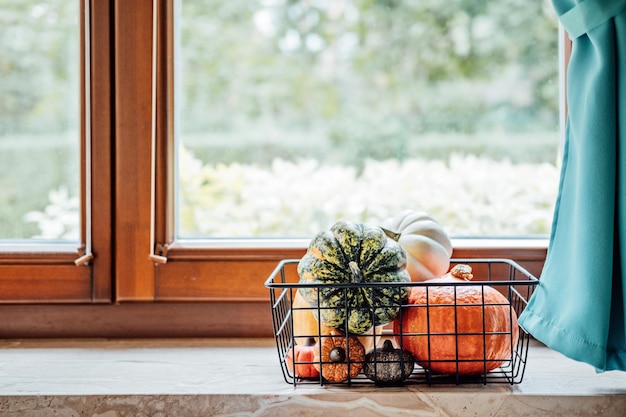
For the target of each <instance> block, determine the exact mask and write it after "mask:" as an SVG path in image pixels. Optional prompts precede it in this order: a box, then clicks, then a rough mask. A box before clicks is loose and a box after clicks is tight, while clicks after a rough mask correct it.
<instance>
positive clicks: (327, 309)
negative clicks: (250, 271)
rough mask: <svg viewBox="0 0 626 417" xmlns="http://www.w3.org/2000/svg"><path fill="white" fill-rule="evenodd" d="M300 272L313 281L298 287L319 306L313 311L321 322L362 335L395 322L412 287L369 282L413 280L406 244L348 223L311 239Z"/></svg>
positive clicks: (379, 231) (375, 229) (369, 227)
mask: <svg viewBox="0 0 626 417" xmlns="http://www.w3.org/2000/svg"><path fill="white" fill-rule="evenodd" d="M298 274H299V276H300V284H307V285H308V286H302V287H300V288H299V290H298V291H299V292H300V294H301V295H302V297H303V298H304V299H305V300H306V301H307V302H308V303H310V305H312V306H316V307H319V309H314V310H313V311H314V312H315V313H316V314H317V312H318V311H319V317H318V320H320V323H321V324H322V325H323V326H326V327H330V328H333V329H343V330H347V331H348V332H349V333H354V334H358V335H361V334H365V333H367V332H368V331H370V329H371V328H372V326H382V325H385V324H387V323H390V322H391V321H392V320H393V319H394V318H395V317H396V315H397V314H398V312H399V311H400V307H401V305H402V304H403V303H404V302H405V301H406V299H407V296H408V288H407V287H403V286H400V285H375V286H369V287H368V286H367V285H366V284H370V283H383V284H384V283H402V282H410V281H411V277H410V275H409V273H408V272H407V271H406V253H405V251H404V249H403V248H402V246H400V244H398V243H397V242H395V241H393V240H392V239H390V238H388V237H387V235H386V234H385V232H384V231H383V229H382V228H380V227H378V226H374V225H368V224H360V223H351V222H346V221H340V222H337V223H335V224H334V225H333V226H332V227H331V229H330V230H325V231H322V232H320V233H318V234H317V235H316V236H315V237H314V238H313V239H312V240H311V243H310V244H309V248H308V249H307V252H306V253H305V255H304V256H303V257H302V259H300V261H299V262H298ZM310 284H316V285H315V286H312V285H310ZM346 284H352V285H346ZM360 284H362V285H360Z"/></svg>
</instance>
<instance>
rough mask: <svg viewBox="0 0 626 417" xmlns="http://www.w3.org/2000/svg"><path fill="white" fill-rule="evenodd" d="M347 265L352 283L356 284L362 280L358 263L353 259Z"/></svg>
mask: <svg viewBox="0 0 626 417" xmlns="http://www.w3.org/2000/svg"><path fill="white" fill-rule="evenodd" d="M348 266H349V267H350V272H352V283H353V284H358V283H360V282H363V273H362V272H361V268H359V265H358V264H357V263H356V262H354V261H350V262H349V263H348Z"/></svg>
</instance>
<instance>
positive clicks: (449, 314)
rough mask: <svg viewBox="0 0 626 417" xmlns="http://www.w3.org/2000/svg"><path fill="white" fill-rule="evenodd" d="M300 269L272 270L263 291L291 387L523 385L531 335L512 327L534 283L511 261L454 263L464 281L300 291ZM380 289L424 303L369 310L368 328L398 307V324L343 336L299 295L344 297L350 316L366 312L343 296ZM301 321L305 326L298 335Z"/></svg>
mask: <svg viewBox="0 0 626 417" xmlns="http://www.w3.org/2000/svg"><path fill="white" fill-rule="evenodd" d="M298 262H299V260H297V259H291V260H283V261H281V262H279V263H278V265H277V266H276V268H275V269H274V271H273V272H272V274H271V275H270V276H269V278H268V279H267V280H266V282H265V286H266V287H267V288H268V289H269V291H270V302H271V311H272V321H273V330H274V337H275V340H276V347H277V350H278V359H279V363H280V367H281V369H282V373H283V376H284V379H285V382H287V383H289V384H293V385H294V386H295V385H301V384H318V385H327V384H334V385H336V384H343V385H377V386H386V385H409V384H425V385H433V384H457V385H458V384H477V383H478V384H492V383H501V384H511V385H513V384H519V383H520V382H522V379H523V377H524V370H525V368H526V362H527V358H528V347H529V343H530V335H529V334H528V333H527V332H526V331H525V330H524V329H523V328H522V327H520V326H519V324H518V322H517V317H519V315H520V314H521V312H522V311H523V309H524V308H525V306H526V304H527V301H528V299H529V298H530V296H531V295H532V292H533V290H534V288H535V286H536V285H537V283H538V280H537V278H536V277H534V276H533V275H532V274H530V273H529V272H528V271H527V270H525V269H524V268H522V267H521V266H520V265H519V264H517V263H516V262H514V261H512V260H509V259H453V260H452V261H451V265H452V266H454V265H467V266H469V267H471V270H472V274H473V276H474V278H473V279H472V280H471V281H469V282H461V281H454V282H437V283H433V282H409V283H405V282H403V283H359V284H336V285H332V286H330V285H329V284H317V283H315V284H312V283H307V284H301V283H299V277H298V273H297V264H298ZM383 287H384V288H385V289H387V290H388V289H389V288H390V287H398V288H397V289H398V290H402V291H407V292H408V293H410V294H413V293H415V294H421V295H422V296H423V298H422V299H421V300H418V298H415V297H414V298H411V299H410V300H411V301H407V300H406V299H405V301H403V302H402V304H398V305H395V306H393V305H392V306H390V305H389V304H388V300H387V304H386V305H384V306H377V305H369V306H368V307H367V308H369V309H370V310H371V312H370V314H371V315H372V318H373V319H374V316H375V310H377V309H379V308H392V309H394V308H395V310H396V311H397V315H396V318H395V319H394V320H393V322H391V323H388V324H381V325H379V326H373V327H372V328H371V329H370V330H369V331H368V332H366V333H365V334H358V335H356V334H351V333H349V332H348V325H347V320H346V324H345V327H341V326H340V327H339V328H332V329H331V328H328V327H325V326H324V325H322V323H321V320H318V319H319V317H322V316H324V314H326V313H327V311H325V310H328V309H330V308H329V307H320V304H323V303H312V304H311V303H307V302H302V298H301V297H299V295H298V292H299V291H301V290H308V289H314V290H317V289H322V288H323V289H324V290H326V291H327V290H329V289H332V290H334V291H335V294H343V297H344V298H345V300H346V303H345V304H343V305H342V307H341V309H342V310H343V311H341V313H342V314H345V315H346V316H345V317H349V316H350V313H351V310H353V309H357V308H360V309H362V308H363V307H362V306H360V307H350V303H349V302H348V294H349V293H350V291H354V290H359V291H365V292H367V291H369V292H376V291H380V290H382V289H383ZM493 290H496V291H497V292H499V293H500V295H501V297H496V299H497V300H499V301H494V299H493V298H491V297H486V296H485V294H489V293H493V292H494V291H493ZM316 292H317V293H318V294H319V293H320V292H319V291H316ZM468 292H469V293H472V294H474V296H473V298H472V297H468V296H467V294H468ZM443 293H446V294H448V300H447V301H444V300H443V299H440V298H438V297H439V295H440V294H443ZM476 294H478V295H477V296H476ZM416 300H417V301H416ZM346 306H348V307H347V308H346ZM333 309H334V310H333V311H331V313H335V312H337V306H334V307H333ZM496 310H497V314H496V313H495V312H496ZM307 315H312V317H310V316H309V317H307ZM302 317H307V319H306V324H305V325H304V326H303V325H302V323H303V320H302ZM494 321H495V322H497V324H496V325H493V324H492V323H494ZM413 323H419V325H415V326H414V325H413ZM442 323H443V324H442Z"/></svg>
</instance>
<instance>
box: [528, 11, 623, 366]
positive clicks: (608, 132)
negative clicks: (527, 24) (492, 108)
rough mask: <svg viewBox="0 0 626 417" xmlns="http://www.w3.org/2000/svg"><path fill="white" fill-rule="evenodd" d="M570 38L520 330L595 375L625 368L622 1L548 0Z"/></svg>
mask: <svg viewBox="0 0 626 417" xmlns="http://www.w3.org/2000/svg"><path fill="white" fill-rule="evenodd" d="M553 4H554V7H555V9H556V11H557V13H558V14H559V19H560V20H561V23H562V24H563V26H564V28H565V30H566V31H567V32H568V34H569V36H570V38H571V39H572V54H571V57H570V63H569V68H568V74H567V103H568V118H567V125H566V132H565V133H566V134H565V148H564V153H563V164H562V168H561V178H560V184H559V193H558V196H557V200H556V205H555V211H554V218H553V225H552V231H551V236H550V244H549V247H548V256H547V258H546V263H545V266H544V269H543V271H542V273H541V277H540V282H539V285H538V286H537V288H536V290H535V292H534V294H533V295H532V297H531V299H530V301H529V304H528V306H527V307H526V309H525V310H524V312H523V313H522V315H521V316H520V324H521V325H522V327H524V329H526V330H527V331H528V332H529V333H531V334H532V335H533V336H534V337H535V338H537V339H538V340H540V341H542V342H543V343H545V344H546V345H547V346H548V347H550V348H552V349H554V350H556V351H559V352H561V353H563V354H564V355H566V356H568V357H570V358H572V359H575V360H578V361H582V362H586V363H588V364H590V365H592V366H594V367H595V368H596V370H597V371H599V372H602V371H607V370H622V371H624V370H626V320H625V315H626V312H625V306H626V294H625V291H624V290H625V289H626V288H625V287H626V285H625V284H626V0H585V1H579V0H553Z"/></svg>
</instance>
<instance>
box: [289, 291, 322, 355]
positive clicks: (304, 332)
mask: <svg viewBox="0 0 626 417" xmlns="http://www.w3.org/2000/svg"><path fill="white" fill-rule="evenodd" d="M313 311H314V309H313V308H312V307H311V305H310V304H309V303H308V302H307V301H306V300H305V299H304V298H302V295H301V294H300V292H299V291H296V292H295V295H294V297H293V304H292V308H291V314H292V315H293V335H294V339H295V342H296V343H297V344H300V345H303V344H306V342H307V339H308V338H309V337H314V338H315V340H317V336H319V335H320V333H321V334H328V333H329V332H330V329H329V328H328V327H326V326H320V324H319V323H318V321H317V319H316V318H315V314H314V313H313Z"/></svg>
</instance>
